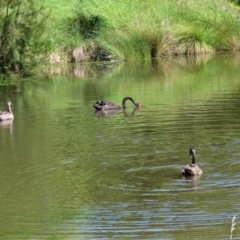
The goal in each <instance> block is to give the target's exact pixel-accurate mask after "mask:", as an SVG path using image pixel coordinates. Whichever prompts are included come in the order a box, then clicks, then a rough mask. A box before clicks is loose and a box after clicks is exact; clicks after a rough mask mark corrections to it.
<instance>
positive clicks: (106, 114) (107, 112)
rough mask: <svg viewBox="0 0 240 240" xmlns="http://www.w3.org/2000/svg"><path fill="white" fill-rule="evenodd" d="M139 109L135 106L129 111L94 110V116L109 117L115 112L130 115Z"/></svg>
mask: <svg viewBox="0 0 240 240" xmlns="http://www.w3.org/2000/svg"><path fill="white" fill-rule="evenodd" d="M137 111H139V108H138V107H136V108H134V110H133V111H132V112H131V113H127V111H126V109H125V108H123V109H109V110H96V111H95V112H94V114H95V116H97V117H100V118H103V117H111V116H113V115H114V114H116V113H117V112H122V113H123V115H124V117H132V116H134V115H135V114H136V112H137Z"/></svg>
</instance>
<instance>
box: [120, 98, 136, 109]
mask: <svg viewBox="0 0 240 240" xmlns="http://www.w3.org/2000/svg"><path fill="white" fill-rule="evenodd" d="M127 100H130V101H131V102H132V103H133V104H134V105H135V106H138V105H137V103H136V102H135V101H134V100H133V98H131V97H125V98H124V99H123V101H122V107H123V108H126V101H127Z"/></svg>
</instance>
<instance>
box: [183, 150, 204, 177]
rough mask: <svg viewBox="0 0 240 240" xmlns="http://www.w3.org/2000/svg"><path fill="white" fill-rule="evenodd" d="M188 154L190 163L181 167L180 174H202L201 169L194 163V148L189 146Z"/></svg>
mask: <svg viewBox="0 0 240 240" xmlns="http://www.w3.org/2000/svg"><path fill="white" fill-rule="evenodd" d="M190 156H192V164H188V165H186V166H185V167H184V168H183V170H182V176H196V175H198V176H200V175H202V173H203V171H202V169H201V168H200V167H199V166H198V165H197V164H196V151H195V149H194V148H190Z"/></svg>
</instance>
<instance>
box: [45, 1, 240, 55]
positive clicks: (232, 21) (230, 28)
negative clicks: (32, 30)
mask: <svg viewBox="0 0 240 240" xmlns="http://www.w3.org/2000/svg"><path fill="white" fill-rule="evenodd" d="M45 6H46V7H47V8H50V9H52V17H51V18H52V19H51V24H50V26H49V30H48V34H49V40H50V42H51V44H50V45H51V49H54V50H56V49H58V50H59V49H69V48H74V47H76V46H77V45H81V44H83V43H84V42H89V41H94V42H96V43H97V44H98V45H99V46H101V47H102V48H103V49H105V50H106V51H107V52H108V53H109V54H112V55H114V56H115V57H116V58H118V59H127V60H128V59H139V58H145V59H146V58H151V57H158V56H161V55H181V54H187V55H190V54H205V53H212V52H220V51H238V50H239V48H240V20H239V17H238V15H239V11H240V10H239V9H238V8H237V6H234V5H233V4H232V3H230V2H229V1H227V0H218V1H216V0H213V1H209V0H202V1H197V0H181V1H175V0H148V1H146V0H145V1H139V0H132V1H127V0H118V1H115V0H104V1H102V0H69V1H67V2H66V1H63V0H60V1H46V0H45ZM79 19H80V21H79ZM92 19H97V21H95V22H94V21H92ZM83 33H85V35H84V34H83ZM86 36H87V37H86Z"/></svg>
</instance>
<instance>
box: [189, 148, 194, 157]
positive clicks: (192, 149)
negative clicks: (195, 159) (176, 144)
mask: <svg viewBox="0 0 240 240" xmlns="http://www.w3.org/2000/svg"><path fill="white" fill-rule="evenodd" d="M189 151H190V156H192V155H195V153H196V151H195V149H194V148H190V150H189Z"/></svg>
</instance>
